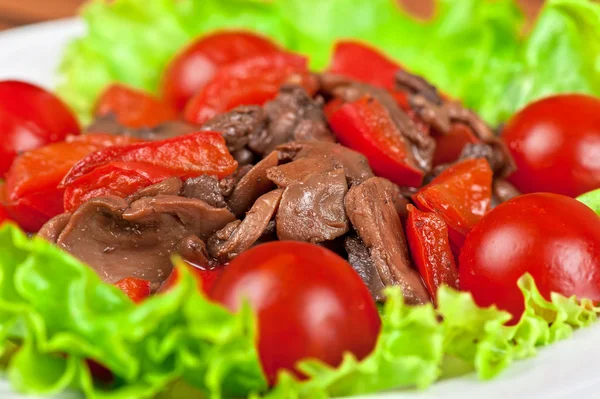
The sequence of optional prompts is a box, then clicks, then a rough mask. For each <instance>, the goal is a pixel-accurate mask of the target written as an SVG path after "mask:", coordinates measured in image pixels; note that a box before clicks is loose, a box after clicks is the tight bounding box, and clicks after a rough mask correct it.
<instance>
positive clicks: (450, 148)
mask: <svg viewBox="0 0 600 399" xmlns="http://www.w3.org/2000/svg"><path fill="white" fill-rule="evenodd" d="M433 137H434V138H435V141H436V146H435V153H434V155H433V165H434V166H437V165H442V164H445V163H452V162H455V161H456V160H457V159H458V158H459V157H460V153H461V152H462V150H463V148H464V147H465V146H466V145H467V144H470V143H479V142H480V141H481V140H479V139H478V138H477V136H476V135H475V133H474V132H473V129H471V128H470V127H469V126H467V125H465V124H463V123H454V124H452V128H451V129H450V131H449V132H448V134H439V133H438V134H435V135H434V136H433Z"/></svg>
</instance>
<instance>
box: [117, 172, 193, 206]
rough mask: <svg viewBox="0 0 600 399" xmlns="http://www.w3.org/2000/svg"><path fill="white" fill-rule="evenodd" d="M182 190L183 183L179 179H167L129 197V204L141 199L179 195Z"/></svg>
mask: <svg viewBox="0 0 600 399" xmlns="http://www.w3.org/2000/svg"><path fill="white" fill-rule="evenodd" d="M182 188H183V182H182V181H181V179H180V178H179V177H169V178H168V179H165V180H163V181H161V182H160V183H156V184H153V185H151V186H148V187H144V188H142V189H141V190H139V191H138V192H137V193H135V194H132V195H130V196H129V197H128V198H127V200H128V201H129V202H133V201H136V200H138V199H140V198H143V197H156V196H157V195H179V193H181V189H182Z"/></svg>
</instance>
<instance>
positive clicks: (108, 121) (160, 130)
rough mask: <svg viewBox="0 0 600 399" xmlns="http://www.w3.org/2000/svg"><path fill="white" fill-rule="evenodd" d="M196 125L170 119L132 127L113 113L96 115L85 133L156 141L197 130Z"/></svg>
mask: <svg viewBox="0 0 600 399" xmlns="http://www.w3.org/2000/svg"><path fill="white" fill-rule="evenodd" d="M198 130H199V129H198V127H197V126H194V125H190V124H187V123H185V122H182V121H170V122H165V123H162V124H160V125H158V126H156V127H152V128H140V129H133V128H129V127H127V126H123V125H121V124H120V123H119V122H118V120H117V117H116V116H115V114H113V113H110V114H106V115H102V116H99V117H97V118H96V119H95V120H94V121H93V122H92V124H91V125H89V126H88V127H87V129H86V133H108V134H114V135H118V136H130V137H137V138H140V139H143V140H150V141H158V140H166V139H170V138H173V137H177V136H183V135H185V134H190V133H194V132H197V131H198Z"/></svg>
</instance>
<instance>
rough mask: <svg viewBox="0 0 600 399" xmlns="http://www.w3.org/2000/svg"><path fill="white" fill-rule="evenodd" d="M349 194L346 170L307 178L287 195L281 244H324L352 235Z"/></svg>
mask: <svg viewBox="0 0 600 399" xmlns="http://www.w3.org/2000/svg"><path fill="white" fill-rule="evenodd" d="M347 192H348V185H347V183H346V176H345V175H344V171H343V170H342V169H338V170H335V171H332V172H328V173H323V174H313V175H309V176H307V177H306V178H305V179H303V180H302V181H300V182H297V183H294V184H291V185H289V186H288V187H287V188H286V189H285V191H284V192H283V196H282V197H281V203H280V204H279V210H278V211H277V236H278V237H279V239H280V240H294V241H307V242H311V243H314V244H316V243H320V242H323V241H329V240H333V239H335V238H337V237H340V236H342V235H344V234H346V233H347V232H348V219H347V217H346V211H345V210H344V197H345V196H346V193H347Z"/></svg>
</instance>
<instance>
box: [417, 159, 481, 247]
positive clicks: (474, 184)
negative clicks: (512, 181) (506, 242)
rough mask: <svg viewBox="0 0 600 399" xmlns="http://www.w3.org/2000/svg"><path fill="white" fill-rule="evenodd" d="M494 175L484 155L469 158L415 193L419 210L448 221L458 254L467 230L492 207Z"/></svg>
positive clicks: (451, 241) (452, 242)
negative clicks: (432, 213) (435, 214)
mask: <svg viewBox="0 0 600 399" xmlns="http://www.w3.org/2000/svg"><path fill="white" fill-rule="evenodd" d="M492 178H493V172H492V169H491V168H490V165H489V164H488V162H487V161H486V160H485V159H483V158H478V159H467V160H465V161H462V162H460V163H458V164H456V165H453V166H451V167H450V168H448V169H446V170H445V171H444V172H442V173H441V174H440V175H439V176H438V177H436V178H435V179H433V181H432V182H431V183H429V184H428V185H427V186H425V187H423V188H422V189H421V190H419V192H418V193H417V194H415V195H414V196H413V201H414V202H415V204H416V205H417V207H418V208H419V209H420V210H422V211H425V212H435V213H437V214H438V215H440V216H441V218H442V219H443V220H444V222H446V224H447V225H448V233H449V236H450V243H451V245H452V250H453V252H454V254H455V255H456V254H458V252H459V251H460V248H462V246H463V244H464V241H465V237H466V235H467V233H468V232H469V231H470V230H471V229H472V228H473V226H475V224H476V223H477V222H479V220H481V218H482V217H483V215H485V214H486V213H487V212H488V211H489V210H490V205H491V202H492Z"/></svg>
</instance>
